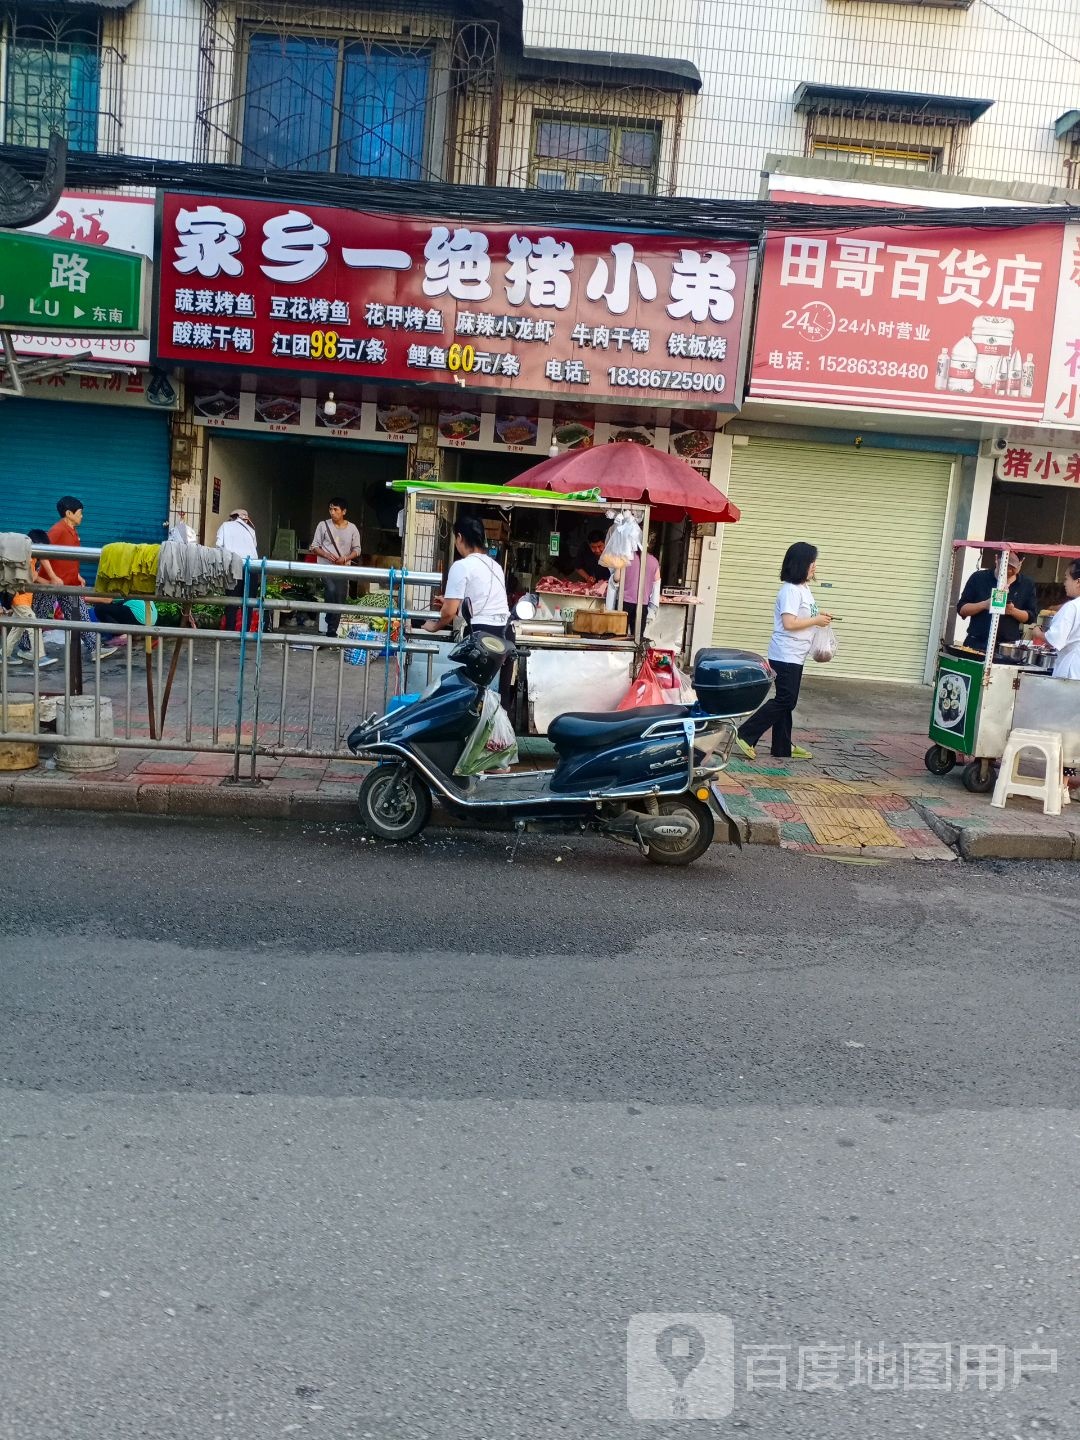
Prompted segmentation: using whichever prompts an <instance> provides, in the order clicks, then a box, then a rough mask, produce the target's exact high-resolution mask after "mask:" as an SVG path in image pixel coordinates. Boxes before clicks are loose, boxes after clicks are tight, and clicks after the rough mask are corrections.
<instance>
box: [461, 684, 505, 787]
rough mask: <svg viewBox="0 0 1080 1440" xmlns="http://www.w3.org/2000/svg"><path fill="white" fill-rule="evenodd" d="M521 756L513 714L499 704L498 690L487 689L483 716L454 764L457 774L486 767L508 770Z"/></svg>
mask: <svg viewBox="0 0 1080 1440" xmlns="http://www.w3.org/2000/svg"><path fill="white" fill-rule="evenodd" d="M517 758H518V747H517V736H516V735H515V734H514V727H513V725H511V723H510V716H509V715H507V713H506V711H505V710H504V709H503V708H502V706H501V705H500V704H499V697H498V696H497V695H496V694H495V692H494V690H485V691H484V702H483V708H482V709H481V711H480V719H479V720H478V721H477V724H476V728H475V730H474V731H473V733H472V734H471V735H470V736H469V739H468V743H467V744H466V746H465V749H464V750H463V751H462V753H461V759H460V760H459V761H458V763H457V764H456V765H455V766H454V774H455V775H479V774H480V773H481V772H482V771H484V770H504V769H505V768H506V767H507V766H508V765H514V764H516V763H517Z"/></svg>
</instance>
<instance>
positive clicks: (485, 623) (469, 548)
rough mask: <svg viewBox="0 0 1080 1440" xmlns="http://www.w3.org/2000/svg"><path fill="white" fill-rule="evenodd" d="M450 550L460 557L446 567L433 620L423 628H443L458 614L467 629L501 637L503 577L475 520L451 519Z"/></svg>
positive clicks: (505, 614)
mask: <svg viewBox="0 0 1080 1440" xmlns="http://www.w3.org/2000/svg"><path fill="white" fill-rule="evenodd" d="M454 549H455V550H456V551H457V553H458V555H459V556H460V557H461V558H460V559H459V560H455V561H454V563H453V564H452V565H451V566H450V570H449V573H448V574H447V577H446V589H445V590H444V591H443V597H442V609H441V610H440V612H439V618H438V619H437V620H428V621H427V622H426V623H425V625H424V629H425V630H445V629H446V628H447V626H448V625H452V624H453V623H454V621H455V620H456V619H457V618H458V616H459V615H460V616H461V618H462V619H463V620H464V621H465V624H466V625H467V627H468V629H469V631H470V632H477V633H479V634H481V635H498V636H499V637H500V638H505V636H506V627H507V624H508V622H509V620H510V604H509V602H508V600H507V598H506V576H505V575H504V574H503V568H502V566H501V565H500V564H498V562H497V561H495V560H492V558H491V556H490V555H489V554H488V553H487V539H486V537H485V535H484V527H483V525H481V523H480V521H479V520H474V519H472V518H471V517H470V518H467V519H464V520H457V521H455V522H454Z"/></svg>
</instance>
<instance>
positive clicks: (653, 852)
mask: <svg viewBox="0 0 1080 1440" xmlns="http://www.w3.org/2000/svg"><path fill="white" fill-rule="evenodd" d="M660 814H661V815H677V816H678V817H679V819H680V820H685V819H691V820H693V822H694V830H693V832H692V833H691V834H690V835H687V836H685V837H684V838H683V839H681V840H677V839H674V838H673V839H668V838H666V837H663V836H662V837H660V838H659V839H650V840H649V859H650V860H651V861H652V863H653V864H654V865H692V864H693V863H694V861H695V860H700V859H701V857H702V855H704V854H705V851H706V850H708V848H709V846H710V845H711V844H712V842H713V835H714V834H715V833H716V822H715V820H714V819H713V813H712V811H711V810H710V809H709V807H708V805H706V804H705V803H704V802H703V801H701V800H699V799H698V798H697V796H695V795H680V796H679V797H678V798H677V799H672V800H661V801H660Z"/></svg>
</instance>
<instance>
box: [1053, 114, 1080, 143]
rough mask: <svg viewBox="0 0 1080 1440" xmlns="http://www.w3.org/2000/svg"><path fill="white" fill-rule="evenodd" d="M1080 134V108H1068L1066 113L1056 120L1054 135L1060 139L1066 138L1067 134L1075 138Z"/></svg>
mask: <svg viewBox="0 0 1080 1440" xmlns="http://www.w3.org/2000/svg"><path fill="white" fill-rule="evenodd" d="M1078 134H1080V110H1066V111H1065V114H1064V115H1059V116H1058V118H1057V119H1056V120H1055V121H1054V136H1055V138H1056V139H1058V140H1064V139H1065V137H1066V135H1071V136H1072V137H1073V138H1074V139H1075V138H1076V137H1077V135H1078Z"/></svg>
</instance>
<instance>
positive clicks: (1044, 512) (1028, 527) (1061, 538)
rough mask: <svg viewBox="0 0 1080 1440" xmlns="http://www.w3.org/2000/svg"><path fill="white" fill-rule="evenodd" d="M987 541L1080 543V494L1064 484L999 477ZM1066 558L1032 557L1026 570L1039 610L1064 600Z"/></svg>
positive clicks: (995, 484) (1044, 543) (992, 498)
mask: <svg viewBox="0 0 1080 1440" xmlns="http://www.w3.org/2000/svg"><path fill="white" fill-rule="evenodd" d="M986 538H987V540H1012V541H1015V543H1016V544H1017V545H1018V546H1020V547H1021V549H1022V548H1023V546H1024V545H1076V546H1078V547H1080V495H1078V494H1077V493H1076V491H1075V490H1073V489H1071V488H1070V487H1066V486H1064V485H1028V484H1026V483H1025V482H1023V481H1018V480H995V481H994V483H993V486H992V488H991V490H990V508H989V511H988V513H987V517H986ZM1068 564H1069V562H1068V561H1067V560H1056V559H1054V558H1053V556H1046V555H1031V556H1029V557H1028V558H1027V560H1026V561H1025V562H1024V574H1025V575H1026V576H1027V577H1028V579H1029V580H1031V581H1032V583H1033V584H1034V586H1035V593H1036V595H1037V596H1038V600H1039V609H1040V610H1045V609H1048V608H1049V607H1051V606H1058V605H1060V604H1061V601H1062V598H1063V596H1064V590H1063V587H1062V580H1063V576H1064V574H1065V570H1066V569H1067V567H1068Z"/></svg>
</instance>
